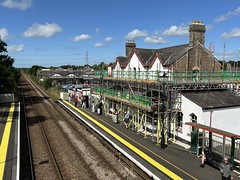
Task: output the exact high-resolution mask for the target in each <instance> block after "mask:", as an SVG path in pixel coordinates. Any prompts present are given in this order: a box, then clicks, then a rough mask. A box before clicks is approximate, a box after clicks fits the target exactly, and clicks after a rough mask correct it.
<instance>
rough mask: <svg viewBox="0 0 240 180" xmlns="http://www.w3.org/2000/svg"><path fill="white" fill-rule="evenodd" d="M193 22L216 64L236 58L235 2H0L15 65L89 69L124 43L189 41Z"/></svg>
mask: <svg viewBox="0 0 240 180" xmlns="http://www.w3.org/2000/svg"><path fill="white" fill-rule="evenodd" d="M193 20H200V21H201V22H202V23H203V24H204V25H205V26H206V33H205V47H206V48H208V49H211V51H212V52H213V55H214V56H215V57H216V58H217V59H218V60H225V61H229V60H233V61H239V60H240V1H239V0H201V1H200V0H183V1H179V0H167V1H165V0H150V1H149V0H119V1H114V0H68V1H63V0H0V36H1V39H2V40H3V41H4V42H6V43H7V50H8V55H9V56H11V57H12V58H14V59H15V62H14V67H17V68H21V67H32V66H33V65H38V66H45V67H50V66H62V65H76V66H82V65H85V64H89V65H94V64H99V63H101V62H104V63H106V64H108V63H111V62H115V60H116V57H118V56H124V55H125V43H126V41H127V40H134V41H135V43H136V47H137V48H146V49H159V48H165V47H170V46H176V45H181V44H187V43H188V42H189V33H188V27H189V25H190V24H191V22H192V21H193Z"/></svg>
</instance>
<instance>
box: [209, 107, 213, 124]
mask: <svg viewBox="0 0 240 180" xmlns="http://www.w3.org/2000/svg"><path fill="white" fill-rule="evenodd" d="M212 113H213V108H212V109H211V111H210V124H209V126H210V127H212Z"/></svg>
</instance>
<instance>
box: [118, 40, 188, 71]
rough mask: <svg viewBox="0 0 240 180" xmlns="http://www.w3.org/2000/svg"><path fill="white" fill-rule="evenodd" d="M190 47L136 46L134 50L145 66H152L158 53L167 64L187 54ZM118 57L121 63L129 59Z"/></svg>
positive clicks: (185, 45) (186, 45) (164, 63)
mask: <svg viewBox="0 0 240 180" xmlns="http://www.w3.org/2000/svg"><path fill="white" fill-rule="evenodd" d="M188 48H189V44H182V45H178V46H171V47H166V48H161V49H144V48H135V49H134V51H135V53H136V54H137V56H138V57H139V58H140V61H141V62H142V63H143V66H147V67H149V66H151V64H152V61H153V58H154V57H155V55H156V54H157V55H158V57H159V58H160V59H161V61H162V63H163V65H165V66H167V65H171V64H173V63H175V62H176V61H177V60H178V59H179V58H180V57H182V56H183V55H185V54H186V53H187V50H188ZM117 59H118V60H119V62H120V64H121V65H123V64H124V63H125V62H126V61H127V60H128V58H127V57H118V58H117Z"/></svg>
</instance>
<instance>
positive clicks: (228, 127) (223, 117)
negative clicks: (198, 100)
mask: <svg viewBox="0 0 240 180" xmlns="http://www.w3.org/2000/svg"><path fill="white" fill-rule="evenodd" d="M181 98H182V113H183V128H182V133H180V132H178V134H177V135H178V136H179V137H181V138H182V139H184V140H186V141H189V142H190V141H191V136H190V132H191V126H189V125H185V123H186V122H191V116H190V114H191V113H194V114H195V115H196V116H197V123H200V124H203V125H206V126H211V127H213V128H217V129H220V130H224V131H227V132H231V133H235V134H238V135H240V107H233V108H221V109H212V110H211V109H209V110H202V108H201V107H200V106H198V105H197V104H195V103H193V102H191V101H190V100H189V99H187V98H186V97H184V96H183V95H182V97H181ZM211 111H212V113H211Z"/></svg>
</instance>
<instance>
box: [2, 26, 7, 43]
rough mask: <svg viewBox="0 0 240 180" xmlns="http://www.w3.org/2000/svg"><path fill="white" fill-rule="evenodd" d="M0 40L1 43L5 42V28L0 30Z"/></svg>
mask: <svg viewBox="0 0 240 180" xmlns="http://www.w3.org/2000/svg"><path fill="white" fill-rule="evenodd" d="M0 38H1V40H3V41H7V38H8V31H7V29H6V28H2V29H0Z"/></svg>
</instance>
